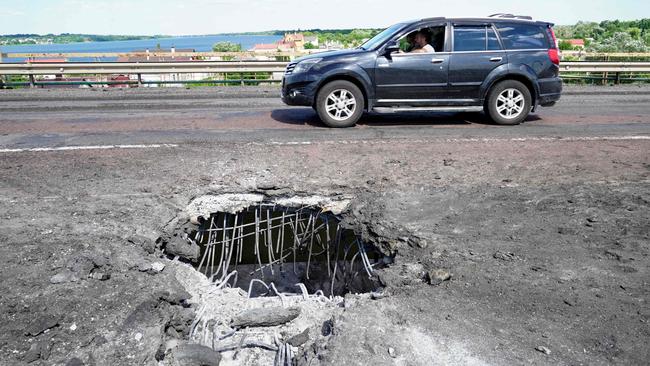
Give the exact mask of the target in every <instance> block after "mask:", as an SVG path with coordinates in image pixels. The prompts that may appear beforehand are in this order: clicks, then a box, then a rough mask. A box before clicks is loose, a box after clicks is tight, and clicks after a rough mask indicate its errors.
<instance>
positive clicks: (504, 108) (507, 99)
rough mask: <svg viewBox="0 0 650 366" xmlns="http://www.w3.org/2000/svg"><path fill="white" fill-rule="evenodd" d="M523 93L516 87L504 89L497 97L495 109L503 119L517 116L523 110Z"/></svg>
mask: <svg viewBox="0 0 650 366" xmlns="http://www.w3.org/2000/svg"><path fill="white" fill-rule="evenodd" d="M524 104H525V99H524V95H523V94H522V93H521V92H520V91H519V90H517V89H513V88H510V89H506V90H504V91H502V92H501V93H500V94H499V96H498V97H497V101H496V110H497V113H499V115H500V116H501V117H503V118H505V119H514V118H517V117H519V116H520V115H521V113H523V111H524Z"/></svg>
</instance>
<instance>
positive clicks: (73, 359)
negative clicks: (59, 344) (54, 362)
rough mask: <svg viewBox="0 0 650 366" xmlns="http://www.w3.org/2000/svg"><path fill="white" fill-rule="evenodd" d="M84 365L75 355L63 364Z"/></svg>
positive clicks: (69, 365) (66, 365)
mask: <svg viewBox="0 0 650 366" xmlns="http://www.w3.org/2000/svg"><path fill="white" fill-rule="evenodd" d="M84 365H85V364H84V362H83V361H82V360H81V359H79V358H77V357H73V358H71V359H69V360H68V362H66V364H65V366H84Z"/></svg>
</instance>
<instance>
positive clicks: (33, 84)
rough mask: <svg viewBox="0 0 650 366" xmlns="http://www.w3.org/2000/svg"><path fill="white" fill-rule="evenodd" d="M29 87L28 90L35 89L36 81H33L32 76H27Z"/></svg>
mask: <svg viewBox="0 0 650 366" xmlns="http://www.w3.org/2000/svg"><path fill="white" fill-rule="evenodd" d="M29 87H30V88H35V87H36V80H34V74H29Z"/></svg>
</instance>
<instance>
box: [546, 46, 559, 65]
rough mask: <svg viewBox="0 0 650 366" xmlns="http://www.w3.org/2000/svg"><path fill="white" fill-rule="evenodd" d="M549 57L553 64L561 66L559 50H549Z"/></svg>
mask: <svg viewBox="0 0 650 366" xmlns="http://www.w3.org/2000/svg"><path fill="white" fill-rule="evenodd" d="M548 57H549V58H550V59H551V62H552V63H554V64H556V65H559V64H560V52H559V51H558V50H557V48H551V49H549V50H548Z"/></svg>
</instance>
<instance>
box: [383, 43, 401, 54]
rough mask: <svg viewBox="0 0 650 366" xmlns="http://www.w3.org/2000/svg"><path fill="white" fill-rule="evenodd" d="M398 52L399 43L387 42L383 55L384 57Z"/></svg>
mask: <svg viewBox="0 0 650 366" xmlns="http://www.w3.org/2000/svg"><path fill="white" fill-rule="evenodd" d="M399 50H400V48H399V42H398V41H390V42H388V44H387V45H386V47H385V48H384V53H385V54H386V55H390V54H391V53H393V52H397V51H399Z"/></svg>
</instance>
